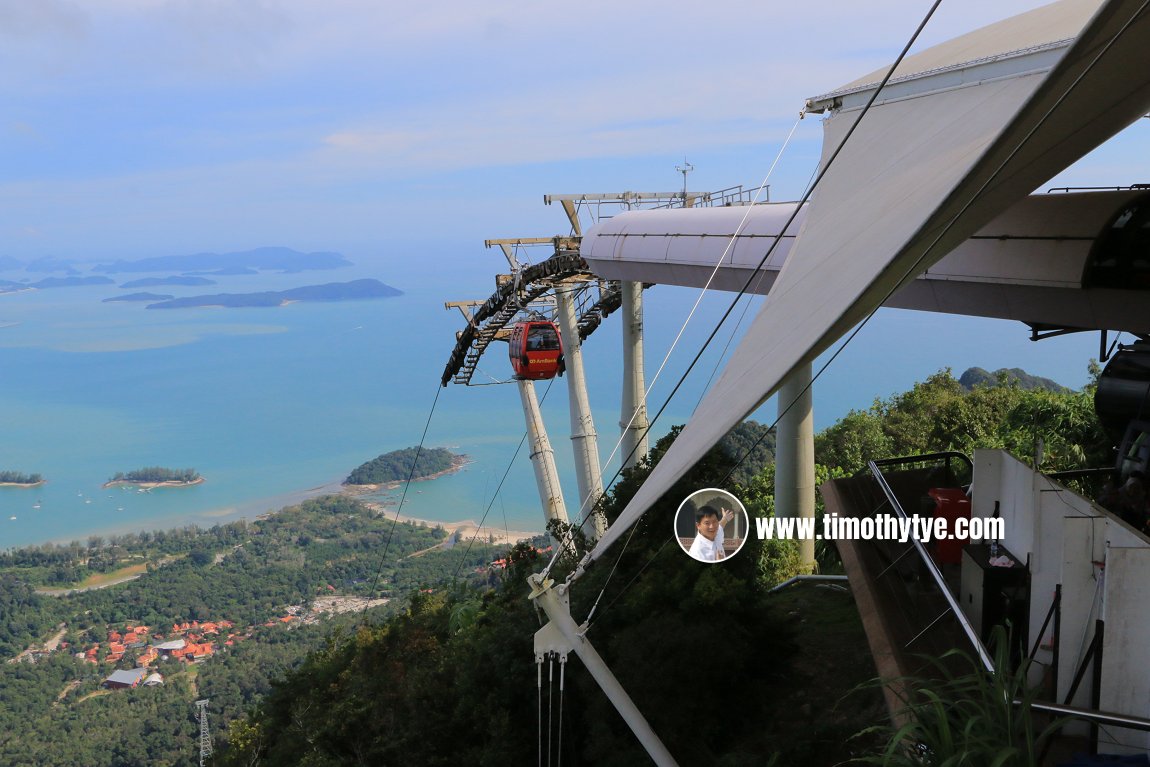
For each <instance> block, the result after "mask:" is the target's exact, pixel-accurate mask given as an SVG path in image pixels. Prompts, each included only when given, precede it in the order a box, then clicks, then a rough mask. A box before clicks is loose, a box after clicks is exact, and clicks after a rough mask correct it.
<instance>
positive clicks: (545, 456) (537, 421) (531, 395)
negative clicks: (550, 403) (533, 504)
mask: <svg viewBox="0 0 1150 767" xmlns="http://www.w3.org/2000/svg"><path fill="white" fill-rule="evenodd" d="M516 383H517V384H518V385H519V398H520V400H521V401H522V402H523V418H524V420H525V421H526V422H527V439H528V440H530V441H531V465H532V466H533V467H534V468H535V484H536V486H537V487H538V488H539V500H540V501H541V502H542V503H543V516H544V517H545V518H546V521H548V522H550V521H551V520H553V519H556V520H559V521H560V522H563V523H566V522H567V507H566V506H565V505H564V503H563V491H562V490H561V489H560V487H559V472H558V470H556V468H555V451H554V450H552V449H551V440H549V439H548V438H547V428H546V426H544V424H543V414H542V413H541V412H540V410H539V399H538V398H537V397H536V396H535V382H534V381H523V380H520V381H516Z"/></svg>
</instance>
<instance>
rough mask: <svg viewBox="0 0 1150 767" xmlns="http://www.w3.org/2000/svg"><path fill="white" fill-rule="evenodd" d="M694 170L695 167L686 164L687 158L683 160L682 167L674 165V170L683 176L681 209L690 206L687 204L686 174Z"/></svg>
mask: <svg viewBox="0 0 1150 767" xmlns="http://www.w3.org/2000/svg"><path fill="white" fill-rule="evenodd" d="M694 169H695V166H694V165H692V164H691V163H689V162H687V158H686V157H684V158H683V164H682V165H676V166H675V170H677V171H679V172H680V173H682V174H683V207H684V208H687V207H690V205H689V204H688V203H687V174H688V173H690V172H691V171H693V170H694Z"/></svg>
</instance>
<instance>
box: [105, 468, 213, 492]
mask: <svg viewBox="0 0 1150 767" xmlns="http://www.w3.org/2000/svg"><path fill="white" fill-rule="evenodd" d="M203 481H204V478H203V477H201V476H200V473H199V472H198V471H196V470H195V469H166V468H164V467H163V466H148V467H147V468H143V469H136V470H135V471H129V472H127V473H124V472H122V471H118V472H116V473H115V475H113V476H112V478H111V479H109V480H108V481H107V482H105V483H104V487H115V486H116V485H138V486H139V487H144V488H152V487H187V486H188V485H198V484H200V483H201V482H203Z"/></svg>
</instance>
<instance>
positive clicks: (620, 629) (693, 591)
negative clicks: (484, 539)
mask: <svg viewBox="0 0 1150 767" xmlns="http://www.w3.org/2000/svg"><path fill="white" fill-rule="evenodd" d="M672 439H673V435H672V436H671V437H668V438H665V439H663V440H661V441H660V442H659V444H658V445H657V446H656V448H655V450H654V451H653V456H652V460H651V461H648V462H645V463H643V464H642V465H640V466H639V467H637V468H634V469H630V470H628V471H626V472H625V476H624V478H623V480H622V481H621V482H620V483H619V484H618V485H616V487H615V488H614V489H613V490H611V491H610V492H609V493H608V494H607V497H606V498H605V499H604V501H603V504H602V509H603V511H604V513H605V514H606V515H607V517H608V519H612V518H614V517H616V516H617V515H618V514H619V512H620V511H621V510H622V508H623V506H624V505H625V504H626V502H627V500H628V499H629V498H630V497H631V494H632V493H633V491H634V489H635V488H636V487H637V486H638V485H639V484H641V482H642V480H643V479H644V478H645V477H646V475H647V474H648V473H649V472H650V469H651V466H652V465H653V463H654V462H655V461H657V460H658V458H659V457H660V456H661V455H662V454H663V453H664V452H665V451H666V449H667V447H668V446H669V445H670V443H671V440H672ZM730 466H731V461H730V458H729V457H728V456H727V455H726V454H725V453H724V452H723V451H721V450H716V451H712V453H710V454H709V455H708V456H707V457H706V458H704V460H703V461H702V462H701V463H700V464H699V465H698V466H696V467H695V468H694V469H693V470H692V471H690V472H688V473H687V474H686V475H685V476H684V477H683V478H682V479H681V481H680V482H679V483H678V484H677V485H676V487H675V488H674V489H673V490H672V491H671V492H670V493H669V494H668V495H667V496H666V497H665V498H663V499H661V500H660V501H659V502H658V503H657V504H655V507H654V508H653V509H652V511H651V512H649V513H648V514H647V515H646V516H645V517H644V519H643V520H642V521H640V522H639V523H638V524H637V525H636V528H635V532H634V535H633V536H631V537H630V541H629V543H628V545H627V546H626V551H623V545H622V544H621V543H620V544H619V546H618V548H617V549H616V550H613V551H611V552H608V554H607V558H608V560H613V559H614V558H615V557H620V559H619V562H618V566H617V567H616V568H614V572H613V574H612V568H611V567H607V566H602V567H596V568H592V569H591V570H589V571H588V572H587V573H586V575H585V576H584V577H583V578H582V579H580V580H579V581H578V588H576V589H574V590H573V591H572V614H573V615H575V616H580V617H578V618H577V620H581V619H582V617H583V616H587V615H588V613H589V612H591V609H592V604H593V603H594V602H595V599H596V597H597V596H598V595H599V593H600V592H601V591H603V590H604V589H606V591H605V593H604V595H603V599H602V600H601V601H600V604H599V606H598V607H597V608H596V610H595V613H594V615H593V616H592V619H591V622H590V628H589V633H588V637H589V638H590V639H591V641H593V642H595V644H596V648H597V650H598V651H599V653H600V654H601V655H602V656H603V657H604V659H605V660H606V661H607V662H608V664H609V665H610V666H611V667H612V668H613V669H614V670H615V673H616V675H617V676H618V678H619V681H620V682H621V683H622V684H623V685H624V687H625V688H626V689H627V691H628V693H629V694H630V696H631V697H632V699H634V700H635V702H636V703H637V704H638V705H639V707H640V708H641V709H642V710H643V711H644V712H645V713H646V714H647V715H648V717H649V719H650V722H651V725H652V726H653V727H654V728H655V730H656V731H657V732H659V733H660V735H661V736H662V737H663V738H664V740H665V741H666V743H667V745H668V747H669V748H670V749H671V751H672V752H673V753H675V754H676V756H677V757H678V758H679V759H680V760H681V762H682V763H684V764H709V763H715V762H717V761H719V760H720V759H723V760H725V762H724V763H727V764H752V763H753V764H761V763H762V762H763V761H764V758H763V754H764V753H766V752H767V751H768V750H769V749H767V748H766V747H765V744H764V742H763V740H762V734H761V728H760V727H759V726H758V724H759V723H758V722H756V721H754V720H753V719H725V720H724V725H723V726H722V727H708V728H706V729H705V731H704V732H702V733H701V732H700V728H699V727H698V726H697V720H698V712H699V711H709V712H721V711H726V710H730V707H731V702H732V701H738V702H739V707H740V709H744V708H745V709H747V710H758V709H759V708H761V706H763V705H764V704H765V702H766V701H767V700H768V699H769V698H770V697H771V696H772V691H771V685H770V680H771V679H772V678H773V677H774V676H775V674H776V669H777V668H778V667H779V665H780V664H783V663H785V662H786V658H787V657H788V656H789V655H790V653H791V652H792V648H791V646H790V644H789V643H788V641H787V639H786V636H787V632H786V631H785V630H784V629H783V628H782V626H781V625H780V623H779V620H778V618H777V616H775V615H774V613H773V612H772V611H771V609H770V608H769V606H768V605H767V604H766V602H765V600H764V599H763V590H762V587H761V585H760V580H759V577H758V561H759V551H758V548H759V547H758V542H757V541H756V540H751V541H748V542H747V545H746V547H745V548H744V551H743V552H740V554H739V556H738V557H735V558H734V559H732V560H731V561H730V562H728V563H725V564H724V565H723V566H722V567H716V566H708V565H706V564H703V563H700V562H695V561H694V560H691V559H689V558H688V557H686V555H685V554H683V552H682V551H680V550H679V548H678V544H677V543H676V542H675V539H674V538H673V537H672V535H671V531H672V519H673V517H674V514H675V511H676V509H677V507H678V504H679V502H680V501H681V500H682V498H684V497H686V495H688V494H689V493H690V492H691V491H693V490H696V489H698V488H699V487H707V486H713V485H715V484H716V483H717V482H719V480H721V479H722V477H723V476H725V475H726V473H727V471H728V470H729V469H730ZM585 545H586V544H585V542H583V541H581V540H577V543H576V547H577V549H579V550H581V549H582V547H583V546H585ZM508 560H509V562H510V564H509V566H508V568H507V570H506V571H505V573H504V577H503V578H502V579H501V581H500V582H498V583H497V584H495V586H496V587H495V588H494V589H490V590H477V589H474V588H470V589H463V590H460V591H457V592H450V593H434V594H420V595H419V596H418V598H415V599H413V600H412V601H411V604H410V607H409V609H408V610H407V611H406V612H405V613H403V614H401V615H397V616H395V617H393V618H392V619H390V620H389V621H388V622H387V623H385V624H383V625H380V626H376V627H372V628H365V629H362V630H360V631H359V632H358V633H357V634H356V635H355V636H353V637H348V638H345V639H343V640H335V641H333V642H332V643H331V644H330V645H329V647H328V648H327V649H326V650H325V651H324V652H321V653H317V654H315V655H313V656H312V657H311V658H310V659H309V660H308V662H307V663H305V664H304V665H303V666H302V667H301V668H300V669H299V670H298V671H296V672H294V673H292V674H289V675H288V677H287V678H286V679H285V680H284V681H283V682H282V683H280V684H277V685H276V687H275V688H274V689H273V691H272V692H271V693H270V694H269V695H268V696H267V697H266V698H265V699H264V702H263V703H262V704H261V705H260V706H259V707H258V708H257V710H256V711H255V712H254V713H253V715H252V716H251V717H250V718H249V720H248V721H247V722H245V723H244V724H242V725H236V726H235V727H234V729H233V732H234V733H235V735H236V739H235V740H233V741H232V742H231V743H230V748H229V751H228V752H227V753H226V754H224V755H223V756H222V758H221V764H223V765H243V764H252V763H259V764H264V765H334V764H345V763H360V764H373V765H389V764H421V765H456V764H476V765H485V764H490V765H503V764H508V763H511V764H520V763H533V762H534V761H535V759H536V754H537V748H538V743H537V740H536V732H535V727H534V725H533V723H534V722H535V721H536V714H537V705H538V701H537V698H536V695H535V692H534V691H535V689H536V669H535V668H534V664H533V663H532V658H533V655H534V653H533V649H532V641H531V637H532V635H533V634H534V632H535V631H536V630H538V628H539V618H538V617H537V615H536V612H535V609H534V608H533V607H532V605H531V603H530V602H529V601H528V600H527V599H526V595H527V589H526V585H525V579H526V577H527V575H528V573H530V572H531V571H533V570H537V569H538V568H539V567H540V566H541V565H542V561H541V559H540V557H539V555H538V554H537V553H536V552H535V550H534V549H532V548H530V547H524V546H519V547H517V548H515V549H513V550H512V551H511V552H510V554H509V555H508ZM553 575H554V576H555V577H556V578H558V579H560V580H561V579H562V578H563V577H564V571H563V570H562V569H557V570H554V571H553ZM609 579H610V582H608V580H609ZM626 584H630V585H629V586H627V587H626V588H624V586H625V585H626ZM768 661H769V662H768ZM554 671H555V674H556V677H557V676H558V673H559V670H558V668H555V670H554ZM547 673H548V671H547V669H544V670H543V674H544V677H546V676H547ZM565 678H566V692H565V709H564V736H563V744H564V751H565V756H564V760H565V761H566V760H568V759H574V760H575V761H576V762H580V763H586V764H607V765H611V764H617V765H626V764H639V763H644V762H645V761H646V760H647V757H646V755H645V753H644V752H643V751H642V750H641V749H640V747H639V746H638V745H637V743H636V742H635V740H634V737H633V736H632V735H631V733H630V731H629V730H628V729H627V728H626V726H625V725H624V724H623V723H622V722H621V720H620V719H619V717H618V715H617V714H616V713H615V712H614V710H613V709H612V708H611V706H610V704H609V703H608V702H607V701H606V700H605V699H604V698H603V696H602V694H601V692H600V691H599V689H598V686H597V685H596V684H595V682H594V681H593V680H592V679H591V678H590V676H589V675H588V674H587V673H586V672H585V670H584V669H583V667H582V664H580V663H577V662H570V663H567V664H566V668H565ZM684 684H689V685H690V690H691V700H690V704H689V705H681V706H680V705H667V702H668V701H674V700H680V699H682V693H683V685H684ZM543 695H544V697H547V691H546V690H544V692H543ZM554 695H555V696H558V690H557V688H556V689H555V691H554ZM554 702H555V705H556V706H557V705H558V700H557V697H556V699H555V701H554ZM544 705H546V701H544ZM728 725H729V726H728ZM544 737H546V736H544Z"/></svg>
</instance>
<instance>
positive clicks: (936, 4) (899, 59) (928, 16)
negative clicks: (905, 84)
mask: <svg viewBox="0 0 1150 767" xmlns="http://www.w3.org/2000/svg"><path fill="white" fill-rule="evenodd" d="M1147 1H1148V2H1150V0H1147ZM941 4H942V0H934V3H933V4H932V5H931V7H930V9H929V10H928V11H927V13H926V16H924V17H923V19H922V21H921V22H919V25H918V27H917V28H916V29H915V31H914V34H912V35H911V37H910V39H909V40H907V42H906V45H904V46H903V49H902V51H901V52H900V53H899V55H898V57H897V58H896V59H895V61H894V63H893V64H891V65H890V67H889V68H888V69H887V71H886V74H885V75H883V78H882V80H881V81H880V82H879V84H878V87H877V88H875V90H874V92H873V93H872V94H871V95H870V98H869V99H867V103H866V104H865V105H864V106H863V108H862V110H861V111H860V112H859V116H858V117H857V118H856V119H855V121H854V123H852V124H851V126H850V127H849V128H848V129H847V131H846V133H845V134H844V135H843V138H842V141H840V142H839V145H838V146H837V147H835V150H834V152H832V153H831V155H830V157H828V158H827V161H826V164H825V165H823V166H822V168H820V169H819V172H818V175H817V176H816V177H815V180H814V183H812V184H811V186H810V188H809V189H807V191H806V193H805V194H803V196H802V199H800V200H799V203H798V205H796V206H795V209H794V210H793V211H792V212H791V215H790V216H789V217H788V218H787V222H786V224H784V225H783V227H782V229H781V230H780V232H779V234H778V236H776V237H775V238H774V240H772V241H771V244H770V246H769V247H768V248H767V252H766V253H765V254H764V255H763V257H762V258H761V259H760V260H759V263H758V265H757V266H755V269H754V270H753V271H752V272H751V274H750V275H749V276H748V277H747V279H746V282H745V283H744V284H743V287H742V288H740V290H739V292H738V294H737V295H736V296H735V298H734V300H732V301H731V304H730V306H728V307H727V310H726V311H725V312H724V313H723V316H722V317H720V318H719V322H718V324H716V325H715V328H714V330H712V331H711V333H710V335H709V336H707V340H706V341H704V342H703V345H702V347H701V348H700V349H699V351H698V353H697V354H695V357H694V359H692V360H691V364H690V365H689V366H688V367H687V370H686V371H685V372H684V373H683V375H682V376H681V377H680V378H679V381H678V383H676V384H675V387H674V388H673V389H672V390H671V393H670V394H669V395H668V396H667V399H666V400H665V401H664V402H663V405H662V407H660V408H659V412H658V413H656V414H655V417H654V418H652V419H651V422H650V424H649V425H648V427H647V432H646V433H649V432H650V430H651V427H653V426H654V424H655V422H656V421H657V420H658V418H659V416H661V415H662V414H663V411H665V410H666V409H667V406H668V405H669V404H670V402H671V399H672V398H673V397H674V396H675V394H676V393H678V391H679V388H680V387H681V386H682V385H683V382H684V381H686V379H687V376H689V375H690V374H691V371H692V370H694V368H695V365H696V364H697V363H698V362H699V359H700V357H702V356H703V352H705V351H706V350H707V347H708V346H710V344H711V341H713V340H714V338H715V336H716V335H718V332H719V330H720V329H721V328H722V327H723V323H725V322H726V321H727V318H728V317H730V316H731V313H732V312H733V311H734V309H735V306H736V305H737V304H738V302H739V300H740V299H741V298H742V297H743V295H744V294H745V293H746V292H747V290H748V289H749V288H750V286H751V283H752V282H753V281H754V280H755V278H756V276H757V274H758V272H759V271H760V270H761V269H762V268H763V266H764V265H765V264H766V263H767V260H768V259H769V258H770V257H771V255H772V254H773V253H774V252H775V248H777V247H778V244H779V242H781V241H782V238H783V234H784V233H785V232H786V231H787V230H788V229H790V227H791V224H793V223H794V221H795V218H796V217H798V214H799V211H800V210H802V208H803V205H805V204H806V202H807V201H808V200H809V199H810V196H811V194H812V193H813V192H814V190H815V189H816V188H817V187H818V185H819V182H821V181H822V180H823V178H825V177H826V174H827V172H828V171H829V170H830V169H831V167H832V166H833V165H834V162H835V160H836V159H838V156H839V155H840V154H841V153H842V151H843V149H844V148H845V147H846V145H847V143H848V142H849V141H850V139H851V137H852V136H853V135H854V132H855V131H856V130H857V129H858V126H859V125H860V124H861V123H862V121H863V118H864V117H866V115H867V113H868V112H869V111H870V109H871V107H872V106H873V105H874V103H875V101H876V100H877V99H878V96H879V94H880V93H882V91H883V88H885V87H886V84H887V83H888V82H889V81H890V78H891V77H892V76H893V75H894V72H895V70H896V69H897V68H898V66H899V64H901V63H902V61H903V59H904V58H906V55H907V54H908V53H909V52H910V49H911V46H913V45H914V43H915V41H917V40H918V37H919V35H920V34H922V30H923V29H924V28H925V27H926V25H927V22H929V21H930V19H931V17H933V16H934V13H935V11H936V10H938V7H939V5H941ZM716 269H717V267H716ZM892 292H893V291H892ZM697 305H698V303H697V302H696V306H697ZM680 334H681V331H680ZM823 369H825V366H824V368H823ZM820 372H821V371H820ZM808 388H809V387H808ZM805 391H806V389H804V390H803V392H804V393H805ZM791 404H792V405H793V404H794V403H791ZM789 407H790V406H788V409H789ZM784 412H786V411H784ZM776 420H777V419H776ZM558 554H559V550H557V551H556V554H555V556H554V557H552V560H551V564H549V565H548V566H547V569H546V570H544V573H547V572H549V571H550V569H551V566H552V565H553V564H554V563H555V561H556V559H557V558H558ZM573 575H574V573H572V576H573ZM571 580H572V577H571V576H569V577H568V581H567V582H568V583H569V584H570V582H571Z"/></svg>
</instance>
